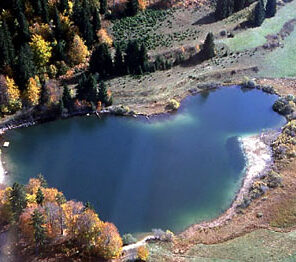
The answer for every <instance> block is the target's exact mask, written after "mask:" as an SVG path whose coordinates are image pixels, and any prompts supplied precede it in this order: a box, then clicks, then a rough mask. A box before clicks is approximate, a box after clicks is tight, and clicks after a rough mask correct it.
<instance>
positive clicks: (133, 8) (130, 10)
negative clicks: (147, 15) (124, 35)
mask: <svg viewBox="0 0 296 262" xmlns="http://www.w3.org/2000/svg"><path fill="white" fill-rule="evenodd" d="M139 10H140V8H139V1H138V0H128V2H127V10H126V11H127V15H129V16H134V15H136V14H137V13H138V12H139Z"/></svg>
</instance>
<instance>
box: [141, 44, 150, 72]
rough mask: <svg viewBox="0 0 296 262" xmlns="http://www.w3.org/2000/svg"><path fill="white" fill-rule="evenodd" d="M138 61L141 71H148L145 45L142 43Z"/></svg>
mask: <svg viewBox="0 0 296 262" xmlns="http://www.w3.org/2000/svg"><path fill="white" fill-rule="evenodd" d="M139 63H140V66H141V69H142V71H143V72H147V71H148V54H147V49H146V46H145V45H144V44H142V45H141V48H140V51H139Z"/></svg>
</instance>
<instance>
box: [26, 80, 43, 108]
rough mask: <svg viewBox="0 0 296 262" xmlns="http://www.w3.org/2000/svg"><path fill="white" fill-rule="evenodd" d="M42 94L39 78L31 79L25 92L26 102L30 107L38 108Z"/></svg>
mask: <svg viewBox="0 0 296 262" xmlns="http://www.w3.org/2000/svg"><path fill="white" fill-rule="evenodd" d="M40 94H41V86H40V81H39V77H38V76H35V78H33V77H31V78H30V79H29V81H28V85H27V89H26V91H25V95H24V96H25V100H26V102H27V104H28V105H30V106H36V105H38V103H39V99H40Z"/></svg>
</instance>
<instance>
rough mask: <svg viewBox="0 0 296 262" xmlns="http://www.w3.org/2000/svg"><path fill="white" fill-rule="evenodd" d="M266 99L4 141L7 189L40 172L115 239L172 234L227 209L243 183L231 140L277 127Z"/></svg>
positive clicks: (192, 106)
mask: <svg viewBox="0 0 296 262" xmlns="http://www.w3.org/2000/svg"><path fill="white" fill-rule="evenodd" d="M275 100H276V96H274V95H269V94H266V93H263V92H261V91H258V90H248V91H244V90H243V89H240V88H237V87H231V88H221V89H218V90H216V91H212V92H207V93H203V94H200V95H196V96H191V97H188V98H186V99H185V100H184V101H183V102H182V106H181V108H180V109H179V110H178V112H177V113H175V114H172V115H168V114H165V115H161V116H155V117H151V118H150V119H149V120H147V119H143V118H137V119H134V118H126V117H114V116H107V117H103V118H102V119H99V118H97V117H94V116H91V117H77V118H71V119H67V120H58V121H55V122H49V123H45V124H42V125H38V126H33V127H29V128H26V129H16V130H13V131H9V132H7V133H6V134H5V139H6V140H7V141H10V142H11V143H10V147H9V148H8V149H7V150H5V151H4V152H3V153H4V154H3V158H4V161H5V162H6V168H7V171H8V172H9V173H10V176H8V179H9V180H10V181H9V182H10V183H12V182H14V181H18V182H21V183H26V182H27V181H28V180H29V178H30V177H33V176H36V175H37V174H38V173H42V174H43V175H44V176H45V178H46V179H47V181H48V183H49V185H50V186H53V187H57V188H58V189H59V190H61V191H63V192H64V194H65V196H66V197H67V199H77V200H81V201H84V202H86V201H90V202H91V203H92V204H93V205H94V207H95V208H96V209H97V211H98V213H99V216H100V217H101V219H103V220H108V221H111V222H113V223H115V225H116V226H117V227H118V228H119V230H120V232H121V233H126V232H133V233H135V232H146V231H150V230H151V229H152V228H162V229H171V230H173V231H181V230H183V229H184V228H185V227H187V226H189V225H190V224H192V223H196V222H200V221H202V220H205V219H212V218H215V217H217V216H218V215H219V214H221V212H223V211H224V210H225V209H227V208H228V207H229V206H230V204H231V202H232V200H233V199H234V197H235V194H236V192H237V191H238V190H239V187H240V185H241V182H242V179H243V173H244V167H245V159H244V155H243V153H242V150H241V147H240V144H239V142H238V137H239V136H245V135H251V134H256V133H260V132H262V131H263V130H266V129H270V128H279V127H281V126H282V125H283V124H284V123H285V119H284V118H283V117H281V116H279V115H278V114H277V113H275V112H273V110H272V104H273V102H274V101H275Z"/></svg>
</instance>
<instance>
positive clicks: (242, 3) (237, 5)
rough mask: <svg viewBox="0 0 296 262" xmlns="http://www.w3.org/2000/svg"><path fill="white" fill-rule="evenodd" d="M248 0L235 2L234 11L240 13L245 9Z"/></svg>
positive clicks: (236, 0)
mask: <svg viewBox="0 0 296 262" xmlns="http://www.w3.org/2000/svg"><path fill="white" fill-rule="evenodd" d="M245 5H246V0H235V1H234V11H235V12H238V11H240V10H242V9H244V8H245Z"/></svg>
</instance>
